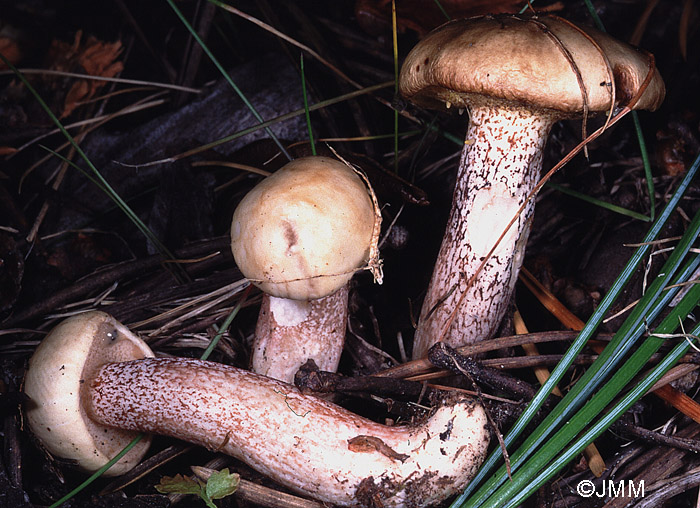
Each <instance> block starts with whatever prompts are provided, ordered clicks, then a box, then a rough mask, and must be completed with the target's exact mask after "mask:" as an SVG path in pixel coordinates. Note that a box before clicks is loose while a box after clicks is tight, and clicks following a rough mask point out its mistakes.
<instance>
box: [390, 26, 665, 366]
mask: <svg viewBox="0 0 700 508" xmlns="http://www.w3.org/2000/svg"><path fill="white" fill-rule="evenodd" d="M643 86H646V89H645V90H643V88H642V87H643ZM399 87H400V92H401V94H402V95H403V96H404V97H406V98H407V99H409V100H411V101H413V102H415V103H417V104H418V105H421V106H425V107H432V108H451V107H452V108H454V109H459V110H460V111H461V110H463V109H467V110H468V111H469V128H468V131H467V134H466V140H465V144H464V148H463V150H462V158H461V160H460V165H459V169H458V174H457V183H456V187H455V191H454V196H453V202H452V209H451V212H450V218H449V221H448V225H447V229H446V231H445V235H444V237H443V241H442V245H441V247H440V252H439V254H438V258H437V261H436V264H435V267H434V271H433V275H432V279H431V281H430V285H429V287H428V292H427V295H426V297H425V300H424V303H423V307H422V310H421V314H420V319H419V324H418V329H417V330H416V335H415V340H414V346H413V348H414V349H413V356H414V358H420V357H422V356H424V355H425V353H426V352H427V350H428V349H429V348H430V346H431V345H432V344H434V343H435V342H437V341H438V340H442V341H445V342H446V343H448V344H449V345H451V346H453V347H458V346H462V345H465V344H469V343H473V342H477V341H479V340H483V339H485V338H488V337H491V336H492V335H493V334H494V333H495V331H496V327H497V326H498V324H499V323H500V321H501V319H502V318H503V315H504V313H505V311H506V308H507V305H508V302H509V300H510V297H511V295H512V292H513V288H514V285H515V281H516V278H517V273H518V270H519V269H520V265H521V264H522V259H523V251H524V249H525V244H526V243H527V237H528V234H529V227H530V221H531V218H532V213H533V209H534V200H529V201H528V202H527V203H526V201H527V199H528V196H529V195H530V194H531V192H532V191H533V189H534V188H535V185H536V184H537V182H538V180H539V173H540V169H541V166H542V152H543V149H544V145H545V143H546V140H547V136H548V133H549V130H550V128H551V126H552V125H553V124H554V122H556V121H558V120H561V119H564V118H572V117H577V116H582V115H583V116H584V118H585V117H586V116H587V115H588V113H589V112H590V113H594V112H606V111H612V110H613V109H614V108H616V107H618V106H623V105H626V106H629V107H631V108H633V109H650V110H654V109H656V108H657V107H658V106H659V105H660V103H661V102H662V100H663V97H664V93H665V89H664V84H663V81H662V79H661V76H660V75H659V73H658V71H657V70H656V68H655V67H654V66H653V60H652V59H651V58H649V56H648V55H647V54H645V53H642V52H640V51H638V50H636V49H634V48H633V47H631V46H629V45H627V44H625V43H622V42H619V41H617V40H615V39H613V38H612V37H610V36H608V35H606V34H604V33H601V32H598V31H596V30H594V29H592V28H588V27H582V28H579V27H577V26H575V25H573V24H571V23H569V22H568V21H565V20H563V19H561V18H558V17H555V16H531V17H528V16H516V15H498V16H483V17H476V18H470V19H465V20H457V21H452V22H449V23H446V24H445V25H443V26H441V27H439V28H437V29H436V30H434V31H433V32H431V33H430V34H429V35H428V36H426V37H425V38H424V39H423V40H422V41H421V42H420V43H418V45H416V47H414V48H413V49H412V50H411V52H410V53H409V54H408V56H407V57H406V60H405V62H404V64H403V66H402V69H401V75H400V78H399ZM640 92H643V93H641V96H640V97H637V94H638V93H640ZM633 99H636V102H635V103H634V104H630V101H631V100H633ZM523 205H524V209H523V210H522V213H520V215H519V216H518V218H517V220H516V222H515V223H514V224H513V225H512V226H511V227H510V228H509V229H508V230H507V231H506V228H507V226H508V224H509V223H510V221H511V220H512V219H513V218H514V217H515V216H516V215H517V213H518V210H520V208H521V206H523ZM504 232H505V234H504V237H503V238H502V240H501V241H500V243H499V244H498V246H497V247H496V248H495V250H494V252H493V254H492V255H491V257H490V258H488V260H487V261H486V262H485V264H484V266H483V268H482V269H481V271H480V272H478V274H477V270H478V268H479V266H480V265H481V264H482V262H484V260H485V259H486V257H487V256H488V254H489V252H490V251H491V249H492V248H493V247H494V246H495V245H496V243H497V241H498V239H499V237H500V236H501V234H503V233H504ZM475 274H476V277H475V278H474V281H472V283H471V285H470V279H472V278H473V277H474V276H475Z"/></svg>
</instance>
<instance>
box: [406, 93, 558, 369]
mask: <svg viewBox="0 0 700 508" xmlns="http://www.w3.org/2000/svg"><path fill="white" fill-rule="evenodd" d="M555 119H556V118H553V117H552V116H551V115H547V114H542V113H541V112H539V113H538V112H532V111H528V110H526V109H515V108H506V107H503V106H491V105H486V106H479V107H475V108H473V109H472V110H471V112H470V118H469V129H468V131H467V137H466V142H465V145H464V149H463V151H462V158H461V161H460V165H459V171H458V173H457V184H456V187H455V191H454V197H453V200H452V210H451V212H450V218H449V221H448V225H447V229H446V231H445V235H444V237H443V240H442V245H441V247H440V253H439V254H438V258H437V261H436V263H435V268H434V270H433V276H432V279H431V281H430V285H429V287H428V292H427V295H426V297H425V300H424V303H423V308H422V310H421V315H420V320H419V323H418V329H417V330H416V336H415V340H414V346H413V357H414V358H421V357H422V356H424V355H425V354H426V353H427V351H428V349H430V347H431V346H432V345H433V344H435V343H436V342H438V341H443V342H445V343H447V344H449V345H450V346H453V347H459V346H463V345H466V344H471V343H473V342H478V341H480V340H483V339H486V338H490V337H492V336H493V334H494V333H495V331H496V327H497V326H498V324H499V323H500V321H501V319H502V318H503V315H504V313H505V310H506V308H507V306H508V302H509V300H510V297H511V295H512V293H513V287H514V286H515V281H516V279H517V274H518V270H519V269H520V265H521V264H522V257H523V251H524V249H525V244H526V243H527V237H528V234H529V221H530V218H531V216H532V212H533V209H534V200H531V201H530V202H529V203H528V204H527V205H526V206H525V209H524V210H523V212H522V213H521V214H520V216H519V218H518V220H517V221H516V222H515V223H514V224H513V226H512V227H511V228H510V229H509V230H508V233H507V234H506V235H505V237H504V238H503V239H502V240H501V242H500V244H499V246H498V248H497V249H496V250H495V252H494V254H493V256H492V257H491V258H490V259H489V260H488V262H487V263H486V265H485V266H484V268H483V269H482V270H481V272H479V274H478V275H477V278H476V280H475V282H474V283H473V284H472V286H471V287H469V288H468V287H467V283H468V281H469V279H470V278H471V277H472V275H474V273H476V271H477V268H478V267H479V265H480V264H481V262H482V260H483V259H484V258H485V256H486V255H487V254H488V252H489V251H490V250H491V248H492V247H493V246H494V245H495V243H496V241H497V240H498V237H499V236H500V235H501V233H502V232H503V231H504V230H505V228H506V226H507V224H508V223H509V222H510V220H511V219H512V218H513V217H514V216H515V215H516V213H517V211H518V209H519V208H520V206H521V205H522V204H523V203H524V202H525V200H526V198H527V196H528V194H529V193H530V192H531V191H532V190H533V188H534V187H535V185H536V184H537V181H538V179H539V174H540V169H541V167H542V150H543V149H544V145H545V142H546V138H547V134H548V133H549V130H550V128H551V126H552V123H553V121H554V120H555ZM465 292H466V295H465ZM463 295H464V298H463ZM460 300H462V301H461V304H460V305H459V307H458V302H460ZM457 307H458V308H457ZM453 313H454V319H453V320H452V322H451V323H450V319H451V316H452V315H453Z"/></svg>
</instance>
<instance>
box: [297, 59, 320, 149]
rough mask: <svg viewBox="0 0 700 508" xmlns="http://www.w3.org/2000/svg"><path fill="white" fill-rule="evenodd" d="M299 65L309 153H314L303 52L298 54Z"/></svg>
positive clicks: (314, 144)
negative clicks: (309, 145) (309, 147)
mask: <svg viewBox="0 0 700 508" xmlns="http://www.w3.org/2000/svg"><path fill="white" fill-rule="evenodd" d="M299 62H300V63H299V66H300V67H301V92H302V94H303V95H304V114H305V116H306V127H307V128H308V129H309V143H310V144H311V155H314V156H315V155H316V143H314V131H313V129H312V128H311V114H310V112H309V97H308V95H307V93H306V73H305V72H304V53H301V54H300V55H299Z"/></svg>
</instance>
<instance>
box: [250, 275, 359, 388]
mask: <svg viewBox="0 0 700 508" xmlns="http://www.w3.org/2000/svg"><path fill="white" fill-rule="evenodd" d="M347 317H348V287H347V284H346V285H345V286H343V287H342V288H341V289H339V290H338V291H336V292H335V293H333V294H332V295H329V296H326V297H324V298H320V299H318V300H311V301H308V302H307V301H300V300H290V299H287V298H277V297H275V296H270V295H267V294H264V295H263V302H262V306H261V307H260V314H259V316H258V324H257V326H256V328H255V341H254V343H253V352H252V358H251V369H252V370H253V371H254V372H257V373H258V374H263V375H265V376H269V377H273V378H275V379H279V380H280V381H284V382H286V383H289V384H294V375H295V374H296V372H297V371H298V370H299V367H301V366H302V365H304V363H306V361H307V360H313V361H314V362H316V365H317V366H318V368H319V369H321V370H326V371H330V372H335V371H337V370H338V363H339V362H340V355H341V353H342V352H343V344H344V343H345V328H346V323H347Z"/></svg>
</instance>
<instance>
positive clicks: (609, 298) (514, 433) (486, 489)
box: [452, 156, 700, 508]
mask: <svg viewBox="0 0 700 508" xmlns="http://www.w3.org/2000/svg"><path fill="white" fill-rule="evenodd" d="M698 169H700V156H699V157H698V158H696V160H695V162H694V163H693V165H692V166H691V167H690V168H689V169H688V172H687V173H686V174H685V176H684V178H683V180H682V181H681V182H680V183H679V185H678V188H677V189H676V192H675V193H674V194H673V195H672V196H671V198H670V199H669V201H668V203H667V204H666V206H665V207H664V208H663V210H662V211H661V213H660V214H659V217H658V218H657V220H656V221H655V222H654V223H653V224H652V225H651V227H650V229H649V231H648V233H647V235H646V236H645V237H644V240H643V245H641V246H640V247H638V248H637V249H636V250H635V252H634V253H633V254H632V256H631V258H630V260H629V261H628V262H627V264H626V265H625V267H624V268H623V269H622V271H621V273H620V275H619V276H618V277H617V279H616V280H615V281H614V282H613V284H612V286H611V288H610V290H609V291H608V293H607V294H606V295H605V297H603V299H602V300H601V302H600V304H599V305H598V307H597V308H596V310H595V311H594V313H593V315H592V316H591V318H590V319H589V320H588V322H587V323H586V325H585V326H584V328H583V330H581V332H580V333H579V335H578V336H577V337H576V339H575V340H574V342H573V343H572V345H571V346H570V348H569V349H568V350H567V352H566V353H565V354H564V356H563V357H562V360H561V361H560V362H559V364H557V366H556V367H555V368H554V369H553V370H552V374H551V376H550V378H549V379H548V380H547V382H546V383H545V384H544V385H542V387H541V388H540V389H539V390H538V392H537V393H536V394H535V397H534V398H533V400H532V401H531V402H530V404H529V405H528V407H527V408H526V409H525V411H524V412H523V414H522V415H521V416H520V417H519V418H518V420H517V421H516V422H515V423H514V424H513V427H512V428H511V429H510V431H509V432H508V433H507V434H506V435H505V436H504V442H505V445H506V446H510V445H511V444H512V443H513V442H514V441H515V440H516V439H517V438H518V437H519V436H520V434H521V433H522V431H523V430H524V429H525V427H526V426H527V425H528V424H529V423H530V421H531V420H532V418H533V417H534V415H535V414H536V413H537V412H538V411H539V410H540V408H541V407H542V404H543V403H544V401H545V400H546V399H547V397H548V396H549V394H550V393H551V391H552V389H553V388H554V386H556V385H557V384H558V383H559V381H560V380H561V378H562V377H563V376H564V374H565V373H566V371H567V370H568V369H569V367H570V366H571V364H572V363H573V361H574V360H575V358H576V356H578V354H579V353H580V352H581V350H582V349H583V347H584V346H585V344H586V342H587V341H588V340H589V339H590V338H591V337H592V336H593V333H594V332H595V330H596V329H597V327H598V326H599V325H600V323H601V322H602V320H603V318H604V317H605V315H606V314H607V312H608V310H609V309H610V307H611V306H612V305H613V303H614V302H615V301H616V300H617V298H618V296H619V295H620V293H621V292H622V290H623V288H624V287H625V285H626V284H627V282H628V281H629V279H630V278H631V276H632V274H633V273H634V271H635V270H636V268H637V266H638V265H639V263H640V262H641V261H642V259H644V257H645V256H646V255H647V254H648V253H649V250H650V248H651V245H650V244H649V243H648V242H652V241H654V240H655V239H656V238H657V236H658V235H659V233H660V232H661V229H662V228H663V226H664V225H665V224H666V222H667V220H668V218H669V217H670V216H671V214H672V213H673V212H674V211H675V209H676V207H677V206H678V203H679V202H680V200H681V198H682V197H683V195H684V194H685V192H686V190H687V189H688V187H689V185H690V183H691V182H692V181H693V179H694V177H695V175H696V174H697V172H698ZM589 370H590V369H589ZM574 409H575V408H573V407H572V408H571V409H570V411H565V412H564V415H568V414H570V413H571V412H573V411H574ZM500 460H501V455H500V453H499V451H498V450H496V451H494V452H492V453H491V455H490V456H489V457H488V458H487V459H486V461H485V462H484V464H483V465H482V467H481V469H480V470H479V472H478V473H477V474H476V476H475V478H474V479H473V480H472V482H471V483H470V484H469V485H468V486H467V487H466V489H465V491H464V492H463V493H462V494H461V495H460V496H458V497H457V498H456V499H455V501H454V502H453V503H452V508H458V507H463V508H466V507H475V506H478V505H479V503H480V502H481V501H483V500H485V499H486V498H487V497H488V495H489V494H491V493H492V492H493V491H495V489H496V488H497V487H498V485H500V484H501V483H502V482H503V481H505V478H506V476H504V475H500V476H494V477H493V478H492V479H491V480H490V481H489V482H488V483H487V484H485V485H484V486H483V487H482V488H481V489H480V490H479V491H478V493H477V494H475V496H474V497H473V498H471V499H469V501H468V502H467V499H468V498H469V496H470V495H471V494H472V493H474V491H475V490H476V488H477V487H478V486H479V485H480V484H481V483H482V482H483V481H484V480H485V479H486V478H487V477H488V475H490V474H491V473H492V471H493V469H494V468H495V466H496V465H497V464H498V463H499V461H500ZM515 467H516V468H517V465H516V466H515ZM467 503H468V504H467Z"/></svg>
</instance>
